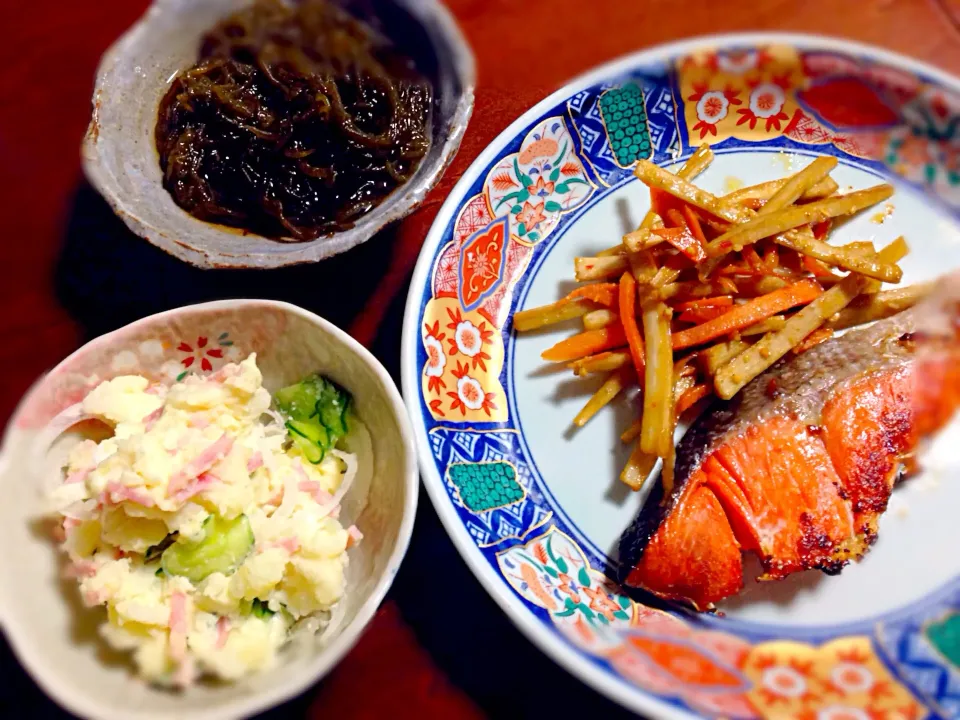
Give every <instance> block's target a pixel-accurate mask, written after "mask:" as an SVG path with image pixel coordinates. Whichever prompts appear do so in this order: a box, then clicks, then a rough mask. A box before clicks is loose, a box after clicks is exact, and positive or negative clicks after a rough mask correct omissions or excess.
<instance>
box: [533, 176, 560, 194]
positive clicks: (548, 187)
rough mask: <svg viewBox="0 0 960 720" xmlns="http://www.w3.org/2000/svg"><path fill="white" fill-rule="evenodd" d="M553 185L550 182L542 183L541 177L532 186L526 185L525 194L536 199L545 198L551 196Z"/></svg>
mask: <svg viewBox="0 0 960 720" xmlns="http://www.w3.org/2000/svg"><path fill="white" fill-rule="evenodd" d="M553 188H554V184H553V183H552V182H549V181H548V182H544V181H543V175H540V176H538V177H537V181H536V182H535V183H533V185H527V192H528V193H530V195H531V196H538V197H547V196H549V195H552V194H553Z"/></svg>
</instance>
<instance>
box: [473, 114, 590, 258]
mask: <svg viewBox="0 0 960 720" xmlns="http://www.w3.org/2000/svg"><path fill="white" fill-rule="evenodd" d="M593 189H594V186H593V183H592V182H591V181H590V179H589V178H588V177H587V174H586V172H585V171H584V169H583V163H582V162H581V160H580V158H579V156H578V155H577V153H576V150H575V147H574V142H573V138H572V137H571V136H570V132H569V131H568V130H567V124H566V121H565V120H564V119H563V118H562V117H549V118H547V119H545V120H544V121H543V122H541V123H540V124H539V125H537V127H535V128H534V129H533V130H531V131H530V132H529V133H527V136H526V137H525V138H524V139H523V142H521V143H520V150H519V152H517V153H513V154H511V155H507V156H506V157H504V158H502V159H501V160H500V161H499V162H498V163H497V164H496V165H494V166H493V168H492V169H491V170H490V173H489V174H488V175H487V180H486V183H484V188H483V190H484V194H485V196H486V198H487V204H488V206H489V208H490V211H491V212H492V213H493V215H494V216H496V217H503V216H506V217H507V218H508V219H509V222H510V234H511V235H513V237H515V238H516V239H517V240H519V241H521V242H525V243H537V242H540V241H541V240H543V239H544V238H545V237H547V236H548V235H549V234H550V232H551V231H552V230H553V228H555V227H556V226H557V223H558V222H559V221H560V217H561V215H563V214H564V213H568V212H570V211H571V210H575V209H577V208H578V207H580V206H581V205H582V204H583V203H584V202H586V200H587V198H589V197H590V195H591V194H592V193H593Z"/></svg>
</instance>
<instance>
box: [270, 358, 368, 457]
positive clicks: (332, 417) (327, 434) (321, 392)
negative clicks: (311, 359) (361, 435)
mask: <svg viewBox="0 0 960 720" xmlns="http://www.w3.org/2000/svg"><path fill="white" fill-rule="evenodd" d="M274 399H275V400H276V403H277V408H278V409H279V410H280V412H281V413H283V414H284V416H285V417H286V420H287V422H286V425H287V430H288V431H289V433H290V436H291V438H292V439H293V441H294V442H295V443H296V444H297V445H298V446H299V447H300V448H302V449H303V452H304V454H305V455H306V456H307V458H308V459H309V460H310V462H312V463H318V462H320V461H321V460H323V458H324V455H325V454H326V451H327V450H329V449H330V448H333V447H336V446H337V444H338V443H339V442H340V440H341V439H342V438H343V437H344V436H345V435H346V434H347V431H348V421H347V416H348V415H349V411H350V405H351V403H352V400H353V399H352V397H351V395H350V393H348V392H347V391H346V390H344V389H343V388H342V387H340V386H339V385H337V384H336V383H335V382H333V381H332V380H328V379H327V378H325V377H322V376H320V375H311V376H310V377H308V378H305V379H304V380H302V381H301V382H299V383H297V384H296V385H290V386H289V387H285V388H283V389H281V390H278V391H277V392H276V393H275V394H274ZM308 443H313V444H314V445H315V446H316V449H310V448H309V447H308Z"/></svg>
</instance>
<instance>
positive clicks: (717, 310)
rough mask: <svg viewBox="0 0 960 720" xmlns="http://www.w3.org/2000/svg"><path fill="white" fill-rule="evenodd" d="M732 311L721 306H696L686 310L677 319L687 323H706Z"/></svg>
mask: <svg viewBox="0 0 960 720" xmlns="http://www.w3.org/2000/svg"><path fill="white" fill-rule="evenodd" d="M729 311H730V308H728V307H719V306H712V307H710V306H708V307H702V308H694V309H692V310H685V311H683V312H682V313H680V315H679V316H678V317H677V320H679V321H680V322H685V323H692V324H694V325H698V324H700V323H705V322H708V321H710V320H713V319H714V318H718V317H720V316H721V315H723V314H724V313H727V312H729Z"/></svg>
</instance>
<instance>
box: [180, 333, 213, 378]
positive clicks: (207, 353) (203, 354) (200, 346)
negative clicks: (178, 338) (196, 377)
mask: <svg viewBox="0 0 960 720" xmlns="http://www.w3.org/2000/svg"><path fill="white" fill-rule="evenodd" d="M208 342H209V341H208V340H207V338H206V337H204V336H203V335H201V336H200V337H198V338H197V342H196V349H194V348H193V347H192V346H191V345H188V344H187V343H185V342H181V343H180V344H179V345H178V346H177V350H179V351H180V352H182V353H189V354H188V355H187V356H186V357H185V358H183V359H182V360H181V361H180V364H181V365H183V366H184V367H185V368H188V367H190V366H192V365H193V363H194V362H196V361H197V360H199V361H200V369H201V370H203V371H204V372H210V371H211V370H213V364H212V363H211V362H210V360H209V359H208V358H217V359H220V358H222V357H223V350H221V349H220V348H218V347H217V348H207V344H208Z"/></svg>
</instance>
